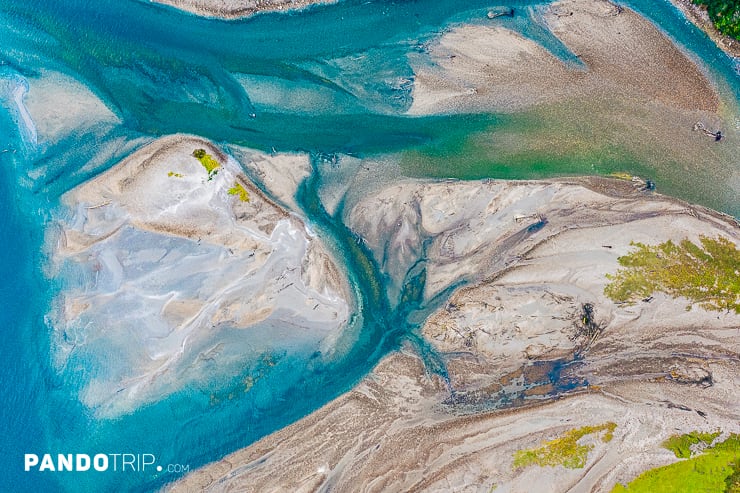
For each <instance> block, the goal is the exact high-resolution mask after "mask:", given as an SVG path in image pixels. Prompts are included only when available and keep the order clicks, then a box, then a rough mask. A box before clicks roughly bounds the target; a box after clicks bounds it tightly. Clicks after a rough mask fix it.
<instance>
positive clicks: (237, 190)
mask: <svg viewBox="0 0 740 493" xmlns="http://www.w3.org/2000/svg"><path fill="white" fill-rule="evenodd" d="M228 192H229V195H236V196H238V197H239V200H241V201H242V202H249V192H247V190H246V189H245V188H244V186H242V184H241V183H237V182H234V186H233V187H231V188H229V190H228Z"/></svg>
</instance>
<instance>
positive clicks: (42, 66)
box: [0, 0, 740, 491]
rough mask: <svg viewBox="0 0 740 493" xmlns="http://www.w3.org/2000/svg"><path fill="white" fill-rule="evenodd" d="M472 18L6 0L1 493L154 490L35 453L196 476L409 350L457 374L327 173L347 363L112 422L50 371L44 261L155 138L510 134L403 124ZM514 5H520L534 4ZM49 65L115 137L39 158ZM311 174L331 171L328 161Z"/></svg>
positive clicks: (526, 21)
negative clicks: (445, 41)
mask: <svg viewBox="0 0 740 493" xmlns="http://www.w3.org/2000/svg"><path fill="white" fill-rule="evenodd" d="M461 4H462V2H453V1H432V0H426V1H421V0H420V1H409V2H395V3H391V2H379V1H376V2H364V1H362V2H361V1H346V2H342V3H340V4H338V5H334V6H326V7H319V8H315V9H312V10H311V11H310V12H308V13H302V14H300V15H277V14H274V15H273V14H270V15H262V16H258V17H256V18H253V19H250V20H243V21H236V22H222V21H217V20H207V19H199V18H196V17H193V16H189V15H185V14H182V13H179V12H176V11H174V10H173V9H170V8H165V7H159V6H153V5H151V4H149V3H148V2H144V1H134V0H126V1H123V0H107V1H106V0H103V1H97V2H91V1H84V0H68V1H65V2H49V1H42V0H30V1H25V2H12V1H10V0H0V24H2V25H3V26H8V27H9V29H4V30H3V31H1V32H0V80H2V81H3V84H4V85H3V86H2V87H0V96H1V97H2V104H3V108H4V111H0V150H5V149H7V150H8V152H4V153H2V154H0V202H1V204H0V205H1V206H2V211H3V214H2V215H0V245H2V247H1V248H2V249H3V252H2V253H3V255H2V256H0V276H2V279H3V280H4V281H3V283H2V284H0V301H2V303H3V304H2V306H3V310H2V311H0V327H1V328H2V330H3V331H4V338H3V344H2V346H0V347H1V348H2V349H0V351H2V359H1V360H0V364H1V365H2V366H3V368H2V371H1V373H0V374H2V375H3V386H2V390H1V391H0V392H2V395H1V396H0V402H3V408H2V416H0V423H2V428H1V429H2V436H3V448H4V450H5V451H6V455H5V457H4V458H3V459H2V461H1V463H0V475H1V476H0V490H2V491H149V490H152V489H156V488H157V487H159V486H161V485H163V484H165V483H166V482H169V481H171V480H173V479H175V478H176V477H177V476H178V474H170V473H166V472H164V473H160V474H156V473H151V472H148V473H112V472H109V473H95V472H93V473H78V474H75V473H24V472H22V464H23V454H24V453H44V452H50V453H53V454H56V453H76V452H81V453H89V454H94V453H99V452H102V453H139V454H142V453H152V454H155V455H156V456H157V460H158V462H159V463H162V464H169V463H173V464H183V465H188V466H189V467H190V468H191V469H193V468H195V467H197V466H199V465H202V464H204V463H207V462H210V461H213V460H216V459H218V458H220V457H221V456H223V455H224V454H226V453H228V452H230V451H233V450H235V449H237V448H240V447H243V446H245V445H248V444H249V443H252V442H254V441H255V440H257V439H259V438H260V437H262V436H264V435H266V434H268V433H270V432H271V431H274V430H276V429H279V428H281V427H283V426H286V425H287V424H289V423H291V422H293V421H295V420H297V419H299V418H301V417H303V416H305V415H306V414H308V413H309V412H311V411H312V410H314V409H316V408H318V407H319V406H321V405H323V404H325V403H326V402H328V401H330V400H331V399H333V398H334V397H336V396H338V395H340V394H341V393H343V392H345V391H347V390H348V389H349V388H351V387H352V386H353V385H354V384H355V383H356V382H357V381H358V380H359V379H360V378H362V377H363V376H364V375H366V374H367V373H368V371H369V370H370V369H371V368H372V367H373V365H374V364H375V363H377V361H378V360H379V359H380V358H381V357H382V356H383V355H385V354H387V353H388V352H389V351H392V350H393V349H395V348H397V347H399V345H400V344H401V343H402V342H404V341H410V342H411V343H412V345H414V347H416V348H417V350H418V351H419V352H420V353H421V354H422V355H423V356H424V358H425V361H426V362H427V364H428V366H429V367H430V368H431V369H432V370H433V371H438V372H439V373H441V374H442V375H444V367H443V365H442V364H441V363H440V362H439V360H438V359H437V358H436V357H435V355H434V354H433V352H431V351H430V350H429V348H428V347H426V346H425V345H424V343H423V341H420V340H419V339H418V338H417V337H415V336H414V328H415V327H416V326H418V324H419V323H420V322H421V321H422V320H423V317H424V316H425V314H427V313H429V311H430V310H432V309H433V308H434V305H432V306H422V305H421V303H420V300H419V296H418V293H419V292H420V288H421V287H422V285H423V282H424V275H423V265H419V266H417V267H416V269H415V270H413V272H410V273H409V275H408V276H407V285H406V288H405V289H404V290H402V294H401V297H402V298H403V301H404V303H402V304H401V307H402V308H401V309H392V308H391V307H393V306H396V305H397V303H396V302H397V301H398V300H388V299H386V295H385V294H384V293H385V290H384V286H383V282H384V281H383V279H384V278H383V275H382V273H380V272H378V269H377V266H376V265H375V264H374V263H373V262H372V260H371V258H370V256H369V254H368V252H367V251H366V250H365V249H364V248H363V247H362V245H361V243H358V242H357V241H356V238H355V237H354V236H353V235H352V233H351V232H350V231H348V230H347V229H346V227H345V226H344V225H342V224H341V222H340V221H339V220H338V219H337V218H336V217H331V216H329V215H328V214H327V213H326V212H325V211H324V210H323V208H322V207H321V205H320V202H319V200H318V198H317V190H318V189H319V188H320V187H322V186H323V185H322V179H323V178H322V176H321V173H316V174H315V175H314V176H313V177H312V179H311V180H309V181H307V182H306V183H304V184H303V186H302V188H301V190H300V191H299V195H298V199H299V203H300V204H301V207H302V208H303V209H304V212H305V214H306V215H307V217H308V218H309V221H310V222H311V223H312V225H313V227H314V228H315V229H317V230H318V231H319V232H320V234H321V235H322V236H323V237H324V238H325V239H326V240H327V242H328V243H329V244H330V245H331V246H332V248H333V249H334V250H335V251H336V252H337V255H338V258H339V260H340V263H341V264H342V265H343V267H344V270H345V271H346V272H347V275H348V276H349V279H350V281H351V283H352V285H353V287H354V289H355V296H356V298H357V300H356V302H357V306H358V312H357V314H356V316H355V318H354V319H353V321H352V323H353V325H354V326H355V327H356V328H357V330H356V331H348V333H352V334H358V335H357V337H356V339H355V340H353V341H351V350H350V351H349V352H348V354H347V355H346V356H345V357H344V358H342V359H340V360H338V361H333V362H330V363H326V362H322V361H324V360H322V359H321V358H317V357H316V355H313V354H298V355H287V354H280V353H278V354H275V355H274V357H275V360H276V361H277V364H276V365H274V366H273V367H271V368H270V370H269V371H267V372H266V370H265V368H260V367H257V366H250V367H248V368H245V369H244V373H243V374H240V375H235V376H234V380H233V381H231V382H224V381H218V382H210V383H208V384H207V385H202V386H199V387H197V388H196V387H194V388H188V389H185V390H183V391H181V392H180V393H177V394H175V395H172V396H170V397H168V398H166V399H164V400H163V401H161V402H158V403H155V404H152V405H149V406H147V407H145V408H143V409H140V410H139V411H137V412H136V413H134V414H131V415H127V416H124V417H121V418H117V419H109V420H99V419H96V418H95V417H94V416H93V415H92V413H91V412H90V411H89V410H88V409H86V408H84V407H83V406H82V405H81V404H80V403H79V402H78V400H77V398H76V390H77V382H78V380H79V379H78V378H76V375H75V371H77V370H75V369H65V370H64V371H57V370H56V369H54V367H53V366H52V364H51V359H50V356H49V354H50V350H49V344H50V340H51V338H50V330H51V328H49V327H48V326H47V325H46V324H45V322H44V316H45V314H46V313H48V311H49V303H50V300H51V299H52V296H53V292H54V289H55V286H54V285H53V282H52V283H50V282H49V280H47V279H46V278H45V276H44V274H43V272H42V271H41V266H43V265H44V263H45V258H44V252H43V250H42V245H43V234H44V225H45V222H46V221H47V220H48V218H49V217H50V212H51V211H52V210H53V209H54V208H55V207H56V206H57V204H58V198H59V196H60V195H61V194H62V193H63V192H65V191H67V190H69V189H71V188H72V187H74V186H76V185H77V184H79V183H81V182H83V181H85V180H86V179H88V178H90V177H91V176H94V175H95V174H97V173H99V172H100V171H103V170H105V169H107V168H108V167H110V166H112V165H113V164H114V163H116V162H117V161H119V160H120V159H121V158H123V157H125V156H126V155H128V154H129V153H130V152H132V150H133V149H135V148H136V147H137V146H139V145H141V144H142V143H144V142H147V141H150V140H152V139H154V138H156V137H158V136H161V135H166V134H170V133H175V132H187V133H193V134H197V135H201V136H204V137H207V138H209V139H213V140H214V141H216V142H220V143H222V144H224V145H226V144H238V145H243V146H249V147H254V148H257V149H261V150H265V151H270V150H273V149H274V150H278V151H305V152H311V153H312V155H314V156H320V155H322V154H326V153H345V154H351V155H355V156H360V157H362V156H368V155H373V154H377V153H388V152H397V151H403V150H405V149H410V148H416V147H420V146H425V145H434V144H435V143H436V142H439V141H441V140H444V139H446V138H448V137H449V135H450V134H451V133H455V134H459V135H466V134H473V133H475V132H478V131H481V130H482V129H487V128H491V127H496V126H497V125H505V124H506V121H507V119H506V118H503V117H500V116H496V115H460V116H437V117H425V118H409V117H405V116H403V115H402V113H403V111H405V110H406V109H407V108H408V106H409V104H410V102H411V99H410V85H409V84H408V80H409V78H410V77H411V76H412V72H411V69H410V67H409V65H408V61H407V54H409V53H414V52H416V51H419V50H422V49H423V46H424V44H425V43H426V42H428V41H429V40H430V39H432V38H433V37H434V36H435V35H437V34H438V33H439V32H440V31H442V30H444V29H445V27H446V26H448V25H450V24H451V23H455V22H459V21H465V20H469V19H480V18H482V17H483V16H484V14H485V12H486V10H487V9H488V8H490V7H492V6H494V5H495V3H491V2H485V1H478V0H471V1H468V2H464V5H461ZM507 5H513V6H515V7H516V8H518V9H519V8H521V7H526V6H528V5H534V4H533V3H531V2H510V3H507ZM630 5H633V6H634V7H635V8H637V9H638V10H640V11H641V12H643V13H644V14H645V15H646V16H648V17H649V18H650V19H652V20H653V21H654V22H656V23H658V24H659V25H660V26H661V27H662V28H663V29H664V30H665V31H666V32H667V33H668V34H669V35H671V36H673V37H674V38H675V39H677V40H678V41H679V42H680V43H682V44H684V45H686V46H690V47H691V49H692V50H693V52H694V53H695V54H696V55H697V56H698V57H699V58H700V59H701V60H703V61H704V63H706V65H707V67H708V69H709V70H710V71H711V72H712V74H713V76H714V78H715V80H716V81H717V82H718V83H719V84H720V85H721V87H722V90H723V91H724V94H725V97H726V98H727V99H728V100H729V101H730V102H732V101H735V102H736V101H737V99H738V96H740V82H739V81H738V76H737V74H736V73H735V71H734V70H735V69H734V67H733V65H732V63H731V61H730V60H729V59H728V58H727V57H725V56H724V55H722V54H721V53H720V52H719V51H718V50H717V49H716V48H715V47H713V45H711V43H710V42H708V40H707V39H706V38H705V37H704V36H703V35H702V34H701V33H699V32H698V31H696V30H695V29H693V28H690V27H687V26H686V25H685V23H684V21H683V20H682V19H681V18H680V16H679V15H678V14H677V13H676V12H675V11H674V10H673V9H672V8H671V7H670V6H668V4H666V3H661V2H652V1H648V0H637V1H635V2H631V3H630ZM521 10H522V11H524V12H526V9H521ZM510 27H512V28H515V29H518V30H519V31H520V32H522V33H523V34H525V35H527V36H530V37H532V38H533V39H535V40H536V41H538V42H540V43H542V44H543V45H544V46H546V47H548V49H550V50H551V51H552V52H553V53H555V54H557V55H558V56H560V57H561V58H563V59H564V60H566V61H569V62H572V63H575V59H574V58H573V57H572V54H570V53H569V52H568V51H567V48H565V47H563V46H561V45H560V44H559V42H558V41H557V39H555V38H554V37H552V36H551V35H550V34H549V33H547V32H546V31H545V30H543V29H541V28H540V27H539V26H538V25H537V24H536V23H533V22H532V21H531V19H530V18H529V17H528V16H527V15H522V16H517V17H516V18H515V22H512V24H511V26H510ZM43 70H54V71H59V72H63V73H65V74H67V75H69V76H71V77H73V78H75V79H76V80H79V81H80V82H82V83H83V84H85V85H86V86H87V87H89V88H90V89H91V90H92V91H93V92H94V93H95V94H96V95H97V96H98V97H99V98H101V99H102V100H103V101H104V102H105V103H106V104H107V105H108V107H109V108H111V109H112V110H113V111H114V113H115V114H116V115H117V116H118V117H119V118H120V120H121V122H120V124H117V125H107V126H106V125H101V126H96V127H94V128H92V129H91V130H88V131H85V132H84V133H79V132H72V133H71V134H70V135H68V136H66V137H63V138H60V139H59V140H56V141H53V142H46V143H42V142H39V143H38V144H37V145H34V144H33V143H30V140H31V136H32V132H31V130H29V129H26V128H25V127H24V126H23V125H22V124H21V122H22V118H21V115H20V114H19V113H18V111H17V110H16V109H14V106H13V104H12V101H11V98H10V96H11V94H12V90H13V88H14V87H16V86H17V85H18V84H23V80H24V79H32V78H34V77H36V76H37V75H38V74H39V73H40V71H43ZM245 87H246V88H247V90H245ZM250 87H251V89H250ZM260 87H267V88H268V89H267V92H266V93H264V90H263V89H260ZM259 90H263V93H259ZM250 93H251V94H250ZM293 94H300V95H301V99H300V101H299V103H300V104H292V105H288V104H282V102H283V101H286V99H287V98H289V97H290V96H291V95H293ZM452 129H454V132H451V130H452ZM315 164H316V165H317V167H319V163H318V160H317V163H315ZM728 165H730V166H737V165H738V164H737V163H729V164H728ZM642 166H646V167H649V163H642ZM543 167H544V168H547V170H548V171H547V172H548V173H551V174H557V172H558V169H557V163H556V164H552V163H551V164H550V165H549V168H548V163H544V164H543V163H538V165H537V169H536V170H534V171H532V170H530V171H527V170H526V169H524V170H523V171H522V175H521V176H518V177H522V178H525V177H527V176H529V175H528V174H527V173H533V172H536V173H537V174H542V168H543ZM319 168H320V167H319ZM39 170H40V171H39ZM36 171H39V172H36ZM493 173H494V170H492V174H493ZM439 174H440V170H436V173H435V175H439ZM441 174H444V172H442V173H441ZM545 174H547V173H545ZM706 179H707V180H710V179H711V177H707V178H706ZM736 207H737V208H735V209H733V208H731V207H728V208H727V210H726V211H727V212H730V213H734V214H738V212H739V209H738V208H740V205H737V204H736ZM442 301H443V300H442V299H440V300H436V302H442ZM265 372H266V376H265V377H264V378H262V379H261V380H259V381H257V382H256V383H255V385H254V387H253V389H252V390H251V391H250V392H249V393H247V394H244V395H243V397H241V398H238V399H234V400H225V401H223V402H219V403H217V404H216V405H214V403H213V400H212V395H213V394H214V393H215V394H219V393H225V394H228V390H229V389H230V388H233V387H235V386H237V385H239V382H241V381H242V379H243V378H244V376H246V375H253V374H257V373H259V374H264V373H265Z"/></svg>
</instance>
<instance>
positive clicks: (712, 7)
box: [693, 0, 740, 40]
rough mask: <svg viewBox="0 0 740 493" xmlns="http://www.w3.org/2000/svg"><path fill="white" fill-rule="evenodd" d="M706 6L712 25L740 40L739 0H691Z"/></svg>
mask: <svg viewBox="0 0 740 493" xmlns="http://www.w3.org/2000/svg"><path fill="white" fill-rule="evenodd" d="M693 2H694V3H695V4H697V5H703V6H705V7H706V8H707V13H708V14H709V18H710V19H712V22H713V23H714V27H716V28H717V30H718V31H719V32H721V33H722V34H726V35H727V36H732V37H733V38H735V39H737V40H740V0H693Z"/></svg>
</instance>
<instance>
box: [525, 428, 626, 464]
mask: <svg viewBox="0 0 740 493" xmlns="http://www.w3.org/2000/svg"><path fill="white" fill-rule="evenodd" d="M616 427H617V424H616V423H612V422H608V423H604V424H602V425H598V426H584V427H583V428H576V429H573V430H570V431H568V432H566V433H565V435H563V436H562V437H560V438H556V439H555V440H550V441H549V442H545V443H544V444H542V446H540V447H538V448H533V449H529V450H518V451H516V452H515V453H514V467H527V466H531V465H533V464H536V465H538V466H541V467H544V466H563V467H567V468H569V469H580V468H582V467H583V466H585V465H586V459H587V458H588V452H589V451H590V450H591V449H592V448H594V446H593V445H581V444H579V443H578V440H580V439H581V438H583V437H585V436H586V435H591V434H593V433H599V432H602V431H603V432H605V433H604V435H603V436H602V437H601V441H602V442H604V443H608V442H610V441H611V439H612V438H613V437H614V429H615V428H616Z"/></svg>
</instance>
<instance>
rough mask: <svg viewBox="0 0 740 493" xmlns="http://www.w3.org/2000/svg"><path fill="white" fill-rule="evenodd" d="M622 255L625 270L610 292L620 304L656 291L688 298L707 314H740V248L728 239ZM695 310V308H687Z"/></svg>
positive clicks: (668, 245) (639, 248) (646, 248)
mask: <svg viewBox="0 0 740 493" xmlns="http://www.w3.org/2000/svg"><path fill="white" fill-rule="evenodd" d="M632 245H633V246H635V247H637V250H636V251H634V252H632V253H630V254H629V255H625V256H624V257H619V265H621V266H622V267H624V269H619V271H617V273H616V274H615V275H608V274H607V278H608V279H610V280H611V282H610V283H609V284H607V286H606V288H604V294H606V296H608V297H609V298H611V299H612V300H614V301H616V302H626V303H634V302H635V301H636V300H638V299H640V298H646V297H648V296H650V295H651V294H652V293H654V292H656V291H661V292H663V293H666V294H668V295H670V296H673V297H678V296H684V297H686V298H688V299H689V300H691V301H692V302H694V303H698V304H699V305H700V306H702V307H704V308H706V309H707V310H717V311H720V310H728V311H735V313H740V250H738V249H737V247H735V244H734V243H732V242H731V241H730V240H728V239H726V238H722V237H718V238H716V239H715V238H707V237H705V236H702V237H701V246H698V245H696V244H694V243H692V242H691V241H689V240H683V241H681V243H679V244H678V245H677V244H675V243H673V242H672V241H667V242H665V243H661V244H660V245H655V246H649V245H644V244H642V243H632ZM687 309H690V307H687Z"/></svg>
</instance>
